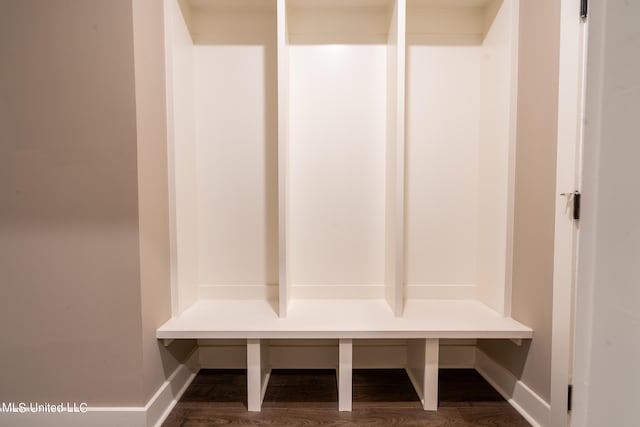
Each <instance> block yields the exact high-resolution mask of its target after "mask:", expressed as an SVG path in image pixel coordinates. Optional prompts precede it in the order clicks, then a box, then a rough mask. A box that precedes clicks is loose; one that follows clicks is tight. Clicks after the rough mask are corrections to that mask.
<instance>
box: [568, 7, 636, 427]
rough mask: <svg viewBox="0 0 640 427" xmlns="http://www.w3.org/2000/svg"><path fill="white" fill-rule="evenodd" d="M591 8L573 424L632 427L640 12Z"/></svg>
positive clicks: (633, 408) (624, 8)
mask: <svg viewBox="0 0 640 427" xmlns="http://www.w3.org/2000/svg"><path fill="white" fill-rule="evenodd" d="M589 6H590V10H589V18H588V21H589V22H588V28H587V29H586V31H587V32H588V51H587V57H588V63H587V72H586V76H587V81H586V94H585V117H584V118H585V120H584V123H585V125H584V157H583V161H584V164H583V168H582V169H583V171H584V175H583V182H582V191H583V194H584V200H583V201H584V204H583V205H582V208H583V209H582V215H581V220H580V240H579V248H578V276H577V284H576V300H575V301H576V324H575V325H576V326H575V346H576V347H575V349H574V352H573V353H574V359H573V360H574V366H573V375H574V377H573V384H574V392H575V393H574V401H573V408H574V411H573V413H572V416H571V425H573V426H585V427H594V426H598V425H605V424H606V425H619V426H632V425H635V424H637V423H638V414H637V407H638V402H640V388H639V387H638V384H640V370H638V368H637V363H638V360H640V341H639V340H638V339H637V336H638V330H639V329H640V317H639V315H638V313H639V311H638V302H639V301H640V287H639V286H638V277H639V276H640V264H639V263H638V260H639V259H640V228H639V223H638V220H637V219H638V217H640V200H639V199H638V198H637V197H636V196H637V191H638V190H637V186H638V182H639V181H640V169H639V168H638V166H637V159H638V158H640V146H639V145H638V143H637V141H638V131H637V125H638V117H640V102H639V100H640V86H639V85H638V77H637V76H638V75H639V74H640V58H639V56H638V55H637V52H638V51H639V50H638V49H639V47H640V44H639V42H640V31H639V27H638V20H639V19H640V7H639V6H640V4H638V2H624V1H607V2H591V4H590V5H589Z"/></svg>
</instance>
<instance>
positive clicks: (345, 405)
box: [338, 339, 353, 411]
mask: <svg viewBox="0 0 640 427" xmlns="http://www.w3.org/2000/svg"><path fill="white" fill-rule="evenodd" d="M338 358H339V359H340V360H339V363H338V410H339V411H351V407H352V399H353V393H352V387H353V380H352V372H353V340H351V339H341V340H340V341H339V343H338Z"/></svg>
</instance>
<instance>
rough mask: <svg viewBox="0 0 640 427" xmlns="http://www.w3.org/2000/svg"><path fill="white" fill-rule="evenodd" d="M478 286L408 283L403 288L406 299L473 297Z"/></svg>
mask: <svg viewBox="0 0 640 427" xmlns="http://www.w3.org/2000/svg"><path fill="white" fill-rule="evenodd" d="M477 292H478V287H477V286H476V285H475V284H467V285H464V284H457V285H452V284H433V285H422V284H409V285H407V286H406V288H405V297H406V298H408V299H412V298H417V299H474V298H476V296H477Z"/></svg>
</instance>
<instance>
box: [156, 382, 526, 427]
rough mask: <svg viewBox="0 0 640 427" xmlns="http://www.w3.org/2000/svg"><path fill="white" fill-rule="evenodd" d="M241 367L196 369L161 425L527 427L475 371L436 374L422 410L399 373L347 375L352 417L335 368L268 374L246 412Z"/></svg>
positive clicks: (187, 426) (413, 392) (177, 426)
mask: <svg viewBox="0 0 640 427" xmlns="http://www.w3.org/2000/svg"><path fill="white" fill-rule="evenodd" d="M246 387H247V386H246V374H245V371H243V370H202V371H200V373H199V374H198V376H197V377H196V379H195V380H194V382H193V383H192V384H191V385H190V386H189V388H188V389H187V391H186V392H185V394H184V396H183V397H182V399H181V400H180V402H178V404H177V405H176V407H175V408H174V410H173V411H172V412H171V414H170V415H169V417H168V418H167V420H166V421H165V423H164V424H163V426H164V427H208V426H220V425H228V426H253V427H256V426H270V427H272V426H282V427H289V426H291V427H293V426H296V427H297V426H302V427H315V426H322V427H348V426H367V427H378V426H380V427H392V426H403V427H414V426H415V427H417V426H452V427H453V426H479V427H480V426H495V427H499V426H504V427H520V426H523V427H524V426H529V423H527V422H526V421H525V420H524V419H523V418H522V417H521V416H520V415H519V414H518V413H517V412H516V411H515V409H513V408H512V407H511V406H510V405H509V404H508V403H507V402H506V401H505V400H504V399H503V398H502V397H501V396H500V395H499V394H498V392H496V391H495V390H494V389H493V388H492V387H491V386H490V385H489V384H488V383H487V382H486V381H485V380H484V379H483V378H482V377H481V376H480V375H479V374H478V373H477V372H476V371H474V370H472V369H445V370H440V383H439V393H440V407H439V409H438V411H437V412H425V411H423V410H422V408H421V406H420V402H419V400H418V396H417V395H416V393H415V391H414V390H413V387H412V386H411V382H410V381H409V378H408V377H407V375H406V373H405V372H404V370H401V369H376V370H359V369H357V370H354V371H353V412H338V403H337V402H338V395H337V384H336V376H335V371H332V370H303V371H300V370H274V371H273V372H272V374H271V380H270V381H269V385H268V387H267V392H266V395H265V398H264V403H263V406H262V408H263V409H262V412H248V411H247V409H246Z"/></svg>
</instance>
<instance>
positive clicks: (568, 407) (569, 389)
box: [567, 384, 573, 412]
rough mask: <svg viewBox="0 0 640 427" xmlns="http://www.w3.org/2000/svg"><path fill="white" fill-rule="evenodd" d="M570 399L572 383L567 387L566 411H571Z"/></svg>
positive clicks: (571, 397)
mask: <svg viewBox="0 0 640 427" xmlns="http://www.w3.org/2000/svg"><path fill="white" fill-rule="evenodd" d="M572 400H573V385H572V384H569V387H568V388H567V412H571V406H572V405H573V403H572Z"/></svg>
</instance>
